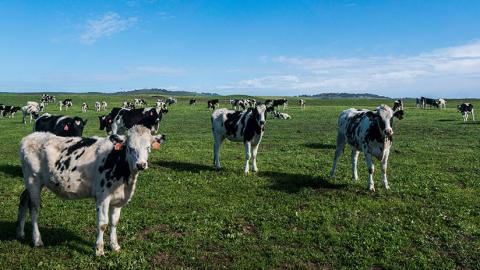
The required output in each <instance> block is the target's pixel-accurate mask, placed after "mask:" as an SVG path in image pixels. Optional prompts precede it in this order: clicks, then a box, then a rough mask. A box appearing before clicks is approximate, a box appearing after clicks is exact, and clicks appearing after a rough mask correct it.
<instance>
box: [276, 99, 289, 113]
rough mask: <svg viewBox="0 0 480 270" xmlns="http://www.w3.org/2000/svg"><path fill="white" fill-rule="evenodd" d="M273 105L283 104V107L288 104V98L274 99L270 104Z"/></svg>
mask: <svg viewBox="0 0 480 270" xmlns="http://www.w3.org/2000/svg"><path fill="white" fill-rule="evenodd" d="M272 106H273V107H276V108H278V106H283V109H284V110H285V108H286V107H287V106H288V100H286V99H284V98H281V99H275V100H274V101H273V104H272Z"/></svg>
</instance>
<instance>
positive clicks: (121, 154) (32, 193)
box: [0, 95, 474, 255]
mask: <svg viewBox="0 0 480 270" xmlns="http://www.w3.org/2000/svg"><path fill="white" fill-rule="evenodd" d="M419 100H420V104H422V106H421V107H422V108H425V106H426V105H430V104H437V105H431V106H433V107H437V108H440V107H445V101H444V100H443V102H442V100H434V101H432V100H431V99H428V98H423V97H422V98H421V99H419ZM51 102H55V97H53V96H49V95H43V96H42V99H41V102H40V103H38V102H28V103H27V104H26V105H25V106H23V107H21V108H20V107H15V108H16V111H19V110H21V111H22V112H23V122H24V123H26V120H25V118H26V117H27V116H30V122H31V121H32V120H35V124H34V127H33V131H34V132H33V133H32V134H30V135H28V136H26V137H25V138H23V140H22V142H21V147H20V159H21V164H22V172H23V174H24V184H25V190H24V191H23V192H22V194H21V196H20V203H19V213H18V222H17V237H18V238H23V237H24V236H25V233H24V225H25V215H26V212H27V210H28V211H29V212H30V215H31V220H32V234H33V245H34V246H35V247H38V246H42V245H43V242H42V239H41V236H40V232H39V230H38V215H39V209H40V193H41V190H42V188H43V187H46V188H47V189H49V190H51V191H52V192H53V193H55V194H56V195H58V196H59V197H61V198H65V199H80V198H87V197H92V198H94V199H95V200H96V210H97V240H96V245H95V253H96V255H103V254H104V242H103V234H104V232H105V230H106V228H107V226H108V224H110V226H111V228H110V247H111V249H112V250H113V251H119V250H120V246H119V244H118V241H117V233H116V227H117V224H118V220H119V218H120V211H121V208H122V207H123V206H124V205H125V204H127V203H128V202H129V201H130V199H131V198H132V196H133V193H134V191H135V185H136V181H137V177H138V174H139V172H140V171H142V170H145V169H147V168H148V157H149V153H150V151H151V149H159V148H160V145H161V144H162V143H163V142H164V140H165V135H156V134H157V132H158V130H159V125H160V122H161V120H162V117H163V116H164V115H165V114H167V113H168V111H169V110H168V107H167V106H171V105H173V104H176V103H177V100H176V99H175V98H167V99H166V100H163V99H157V101H156V102H155V106H154V107H147V102H145V100H143V99H135V100H134V102H129V101H125V102H124V103H123V106H122V107H114V108H112V109H111V111H110V113H108V114H106V115H101V116H98V118H99V122H100V130H105V131H106V133H107V135H108V136H107V137H106V138H99V137H91V138H84V137H82V134H83V129H84V127H85V125H86V124H87V120H83V119H82V118H81V117H78V116H75V117H69V116H63V115H51V114H48V113H44V114H43V115H42V116H39V113H40V112H41V111H43V110H44V109H45V107H46V105H47V104H48V103H51ZM189 104H190V105H192V106H195V105H196V100H195V99H191V100H190V101H189ZM219 104H220V101H219V100H218V99H211V100H208V101H207V107H208V108H211V109H213V113H212V114H211V124H212V135H213V139H214V145H213V150H214V151H213V164H214V167H215V168H217V169H219V168H221V166H220V147H221V145H222V143H223V142H224V140H225V139H228V140H230V141H233V142H243V144H244V147H245V163H244V173H245V174H246V175H247V174H248V173H249V171H250V163H251V164H252V166H251V168H252V171H254V172H256V171H258V167H257V162H256V161H257V154H258V148H259V145H260V142H261V140H262V137H263V135H264V131H265V124H266V120H267V115H268V114H267V113H271V115H272V116H273V117H275V118H279V119H289V118H290V116H289V115H288V114H286V113H284V112H279V111H276V109H278V108H279V107H281V108H283V109H284V110H285V109H286V108H288V101H287V99H275V100H265V101H262V102H259V101H256V100H254V99H232V100H230V105H231V106H232V109H227V108H219V109H217V107H218V106H219ZM298 104H299V106H300V108H302V109H303V108H305V101H304V100H303V99H300V100H299V103H298ZM440 104H443V105H441V106H440ZM0 106H1V107H0V108H1V111H0V113H1V115H2V116H10V117H13V115H14V114H15V113H14V112H13V113H12V110H13V109H12V106H4V105H0ZM59 106H60V110H62V109H63V108H64V109H65V110H67V109H68V108H69V107H72V106H73V101H72V99H65V100H62V101H60V102H59ZM7 107H8V113H6V114H5V113H4V112H6V111H7ZM139 107H141V108H139ZM87 110H88V105H87V104H86V103H84V104H82V111H83V112H86V111H87ZM101 110H104V111H106V110H107V103H106V102H105V101H97V102H95V111H101ZM458 110H459V111H460V112H461V113H462V116H463V118H464V121H466V120H467V118H468V114H472V115H473V105H471V104H469V103H464V104H461V105H459V106H458ZM403 117H404V108H403V102H402V101H401V100H396V101H395V102H394V104H393V107H392V108H391V107H389V106H387V105H380V106H378V107H377V108H376V110H374V111H370V110H357V109H348V110H345V111H343V112H342V113H341V114H340V116H339V119H338V133H337V145H336V150H335V155H334V161H333V167H332V170H331V172H330V176H331V177H334V175H335V171H336V166H337V162H338V159H339V157H340V155H341V154H342V153H343V150H344V147H345V145H346V144H347V143H348V144H349V145H350V146H351V149H352V153H351V160H352V178H353V179H354V180H357V179H358V173H357V160H358V156H359V153H360V152H363V154H364V158H365V160H366V163H367V167H368V185H369V189H370V190H372V191H374V190H375V187H374V182H373V173H374V165H373V158H377V159H378V160H380V161H381V172H382V181H383V184H384V186H385V188H386V189H389V185H388V180H387V164H388V157H389V153H390V147H391V145H392V137H393V134H394V132H393V119H394V118H397V119H399V120H401V119H403ZM473 118H474V116H473Z"/></svg>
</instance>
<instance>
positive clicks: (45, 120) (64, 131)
mask: <svg viewBox="0 0 480 270" xmlns="http://www.w3.org/2000/svg"><path fill="white" fill-rule="evenodd" d="M86 124H87V120H83V119H82V118H80V117H78V116H75V117H70V116H64V115H50V114H48V113H45V114H43V115H42V116H40V117H39V118H38V119H37V120H36V121H35V127H34V128H33V131H45V132H50V133H53V134H55V135H57V136H62V137H80V136H82V134H83V128H84V127H85V125H86Z"/></svg>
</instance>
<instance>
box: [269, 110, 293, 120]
mask: <svg viewBox="0 0 480 270" xmlns="http://www.w3.org/2000/svg"><path fill="white" fill-rule="evenodd" d="M273 117H274V118H277V119H283V120H287V119H291V118H292V117H290V115H288V114H286V113H281V112H275V111H274V112H273Z"/></svg>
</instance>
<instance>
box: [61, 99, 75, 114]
mask: <svg viewBox="0 0 480 270" xmlns="http://www.w3.org/2000/svg"><path fill="white" fill-rule="evenodd" d="M58 105H59V106H60V111H62V109H63V108H65V111H68V108H70V107H72V106H73V101H72V99H71V98H67V99H64V100H62V101H59V102H58Z"/></svg>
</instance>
